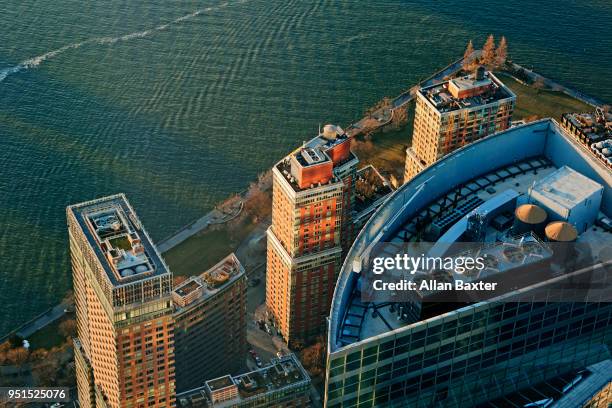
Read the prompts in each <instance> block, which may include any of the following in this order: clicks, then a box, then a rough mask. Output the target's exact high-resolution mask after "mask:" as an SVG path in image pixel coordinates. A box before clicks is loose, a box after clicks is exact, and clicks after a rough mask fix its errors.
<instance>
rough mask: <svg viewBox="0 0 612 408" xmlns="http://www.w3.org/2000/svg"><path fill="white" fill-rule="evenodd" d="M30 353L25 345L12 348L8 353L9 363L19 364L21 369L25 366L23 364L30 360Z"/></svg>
mask: <svg viewBox="0 0 612 408" xmlns="http://www.w3.org/2000/svg"><path fill="white" fill-rule="evenodd" d="M29 355H30V352H29V351H28V349H26V348H24V347H17V348H14V349H10V350H9V351H8V352H7V353H6V359H7V360H8V362H9V364H12V365H14V366H17V367H19V369H20V370H21V369H22V368H23V365H24V364H25V363H26V362H27V361H28V357H29Z"/></svg>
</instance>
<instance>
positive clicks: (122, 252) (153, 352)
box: [67, 195, 175, 408]
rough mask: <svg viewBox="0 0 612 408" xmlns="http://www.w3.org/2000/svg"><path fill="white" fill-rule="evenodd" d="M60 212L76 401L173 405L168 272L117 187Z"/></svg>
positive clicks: (87, 406)
mask: <svg viewBox="0 0 612 408" xmlns="http://www.w3.org/2000/svg"><path fill="white" fill-rule="evenodd" d="M67 217H68V233H69V237H70V255H71V260H72V276H73V282H74V295H75V303H76V320H77V339H75V362H76V371H77V388H78V396H79V402H80V406H81V407H83V408H92V407H112V408H118V407H126V408H128V407H172V406H174V405H175V390H174V382H175V380H174V327H173V319H172V299H171V291H172V274H171V273H170V271H169V269H168V267H167V266H166V264H165V263H164V260H163V259H162V257H161V255H160V254H159V252H158V251H157V249H156V248H155V246H154V245H153V243H152V241H151V239H150V238H149V236H148V235H147V233H146V231H145V230H144V228H143V226H142V225H141V223H140V220H139V219H138V216H137V215H136V213H135V212H134V210H133V209H132V207H131V206H130V204H129V202H128V201H127V199H126V198H125V196H124V195H114V196H110V197H105V198H101V199H98V200H94V201H88V202H85V203H81V204H75V205H72V206H70V207H68V208H67Z"/></svg>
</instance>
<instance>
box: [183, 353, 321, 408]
mask: <svg viewBox="0 0 612 408" xmlns="http://www.w3.org/2000/svg"><path fill="white" fill-rule="evenodd" d="M309 385H310V377H309V376H308V373H306V371H305V370H304V368H303V367H302V365H301V364H300V362H299V361H298V359H297V358H296V357H295V356H294V355H293V354H290V355H286V356H283V357H281V358H278V359H272V360H271V362H270V364H269V365H267V366H265V367H262V368H259V369H257V370H255V371H251V372H248V373H245V374H241V375H238V376H229V375H228V376H223V377H220V378H217V379H214V380H209V381H206V384H205V385H204V386H203V387H200V388H196V389H194V390H190V391H186V392H184V393H181V394H178V395H177V398H176V399H177V402H178V404H177V405H178V406H179V407H183V408H184V407H194V408H195V407H211V408H212V407H215V408H225V407H231V406H234V405H236V404H239V403H247V402H248V401H250V400H255V399H257V398H259V397H262V396H263V395H264V394H269V393H273V392H277V391H283V390H285V389H287V390H289V389H291V388H293V387H298V386H300V387H306V389H307V388H308V386H309ZM230 386H236V387H237V389H238V395H237V396H235V397H233V398H232V399H230V400H225V401H218V402H216V403H213V402H212V401H213V398H212V395H213V393H214V392H215V391H219V390H223V389H224V388H227V387H230ZM203 402H204V403H203Z"/></svg>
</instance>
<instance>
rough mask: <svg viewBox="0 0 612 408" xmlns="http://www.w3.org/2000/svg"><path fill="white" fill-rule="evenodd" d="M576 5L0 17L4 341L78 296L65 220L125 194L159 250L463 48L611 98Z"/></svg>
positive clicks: (211, 5)
mask: <svg viewBox="0 0 612 408" xmlns="http://www.w3.org/2000/svg"><path fill="white" fill-rule="evenodd" d="M580 3H581V4H579V5H578V4H577V2H574V1H572V0H556V1H549V0H547V1H542V0H527V1H520V2H519V1H505V0H504V1H502V0H492V1H489V2H486V3H483V2H481V1H473V0H469V1H458V0H455V1H451V0H442V1H436V2H431V1H426V0H422V1H416V0H408V1H398V0H395V1H393V0H383V1H376V2H374V1H370V0H352V1H335V0H327V1H297V0H283V1H272V0H243V1H232V0H227V1H218V0H206V1H195V0H191V1H178V0H173V1H167V0H149V1H146V2H143V1H130V2H126V1H123V0H122V1H119V0H109V1H104V2H89V3H87V5H84V4H83V3H82V2H81V1H80V0H57V1H35V0H4V1H2V2H1V4H0V297H1V299H0V301H1V302H0V303H1V304H2V305H3V310H2V314H1V317H0V333H4V332H6V331H7V330H9V329H10V328H11V327H13V326H14V325H16V324H18V323H20V322H22V321H24V320H27V319H28V318H31V317H32V316H34V315H36V314H37V313H39V312H40V311H42V310H44V309H45V308H46V307H48V306H50V305H52V304H54V303H55V302H57V301H58V300H59V299H60V298H61V297H62V295H63V293H64V292H65V290H66V289H67V288H68V287H69V286H70V284H71V283H70V271H69V265H68V256H67V248H66V247H67V237H66V228H65V213H64V208H65V206H66V205H67V204H69V203H74V202H78V201H82V200H86V199H91V198H94V197H98V196H101V195H105V194H110V193H115V192H120V191H122V192H126V193H127V194H128V196H129V198H130V200H131V201H132V203H133V204H134V206H135V208H136V209H137V211H138V212H139V214H140V216H141V218H142V219H143V222H144V223H145V225H146V226H147V228H148V230H149V231H150V232H151V234H152V235H153V237H155V238H157V239H160V238H162V237H163V236H166V235H168V234H170V233H171V232H172V231H173V230H175V229H176V228H178V227H180V226H181V225H184V224H185V223H187V222H189V221H191V220H192V219H194V218H197V217H198V216H200V215H202V214H203V213H205V212H206V211H207V210H208V209H210V208H211V207H212V205H213V204H214V203H215V202H217V201H218V200H220V199H222V198H224V197H225V196H226V195H227V194H229V193H231V192H234V191H238V190H240V189H242V188H244V187H245V186H246V185H247V184H248V182H249V181H250V180H252V179H253V178H254V177H255V176H256V175H257V174H258V173H259V172H261V171H263V170H265V169H266V168H268V167H269V166H270V165H271V164H272V163H273V162H274V161H275V160H276V159H277V158H279V157H280V156H281V155H282V154H284V153H286V152H287V151H288V150H290V149H291V148H292V147H293V146H295V144H296V143H300V142H301V141H302V140H304V139H307V138H309V137H312V136H313V135H314V132H315V131H316V129H317V127H318V124H319V123H325V122H336V123H340V124H347V123H348V122H350V121H352V120H353V119H356V118H357V117H358V116H359V115H360V113H361V112H363V110H364V108H365V107H367V106H369V105H371V104H372V103H374V102H375V101H377V100H379V99H380V98H381V97H382V96H384V95H394V94H397V93H399V92H400V91H401V90H403V89H405V88H407V87H408V86H410V85H411V84H413V83H415V82H416V81H417V80H418V79H419V78H422V77H424V76H427V75H428V74H429V73H430V72H432V71H433V70H434V69H436V68H439V67H441V66H443V65H446V63H448V62H450V61H451V60H453V59H455V58H457V57H458V56H460V55H461V54H462V52H463V48H464V45H465V42H466V41H467V40H468V39H470V38H473V39H474V40H475V41H476V42H477V43H481V42H482V41H483V40H484V38H485V35H486V34H487V33H489V32H492V33H494V34H496V35H501V34H505V35H506V36H507V37H508V40H509V43H510V51H511V54H512V56H513V57H514V59H515V60H516V61H518V62H521V63H524V64H526V65H528V66H530V65H533V66H535V67H536V68H537V69H538V70H539V71H540V72H542V73H544V74H546V75H549V76H551V77H554V78H556V79H558V80H560V81H562V82H564V83H567V84H570V85H573V86H575V87H578V88H580V89H582V90H584V91H586V92H588V93H591V94H593V95H595V96H597V97H600V98H602V99H605V100H608V101H609V100H611V99H612V90H611V89H610V86H609V71H610V68H611V67H612V62H611V58H612V56H611V53H610V49H612V40H611V39H612V29H611V28H610V25H609V24H608V23H609V21H610V19H611V18H612V4H610V3H609V2H607V1H592V2H588V4H587V3H586V2H580Z"/></svg>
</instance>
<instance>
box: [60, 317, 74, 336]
mask: <svg viewBox="0 0 612 408" xmlns="http://www.w3.org/2000/svg"><path fill="white" fill-rule="evenodd" d="M59 331H60V333H61V334H62V336H64V337H74V336H75V335H76V321H75V320H74V319H68V320H64V321H63V322H61V323H60V325H59Z"/></svg>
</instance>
